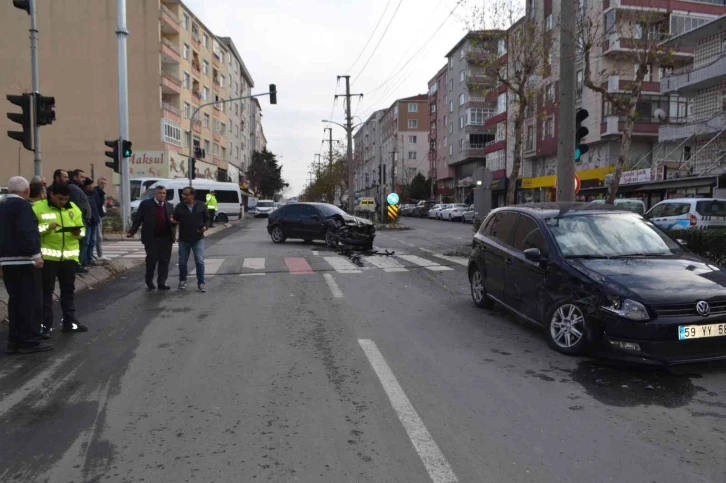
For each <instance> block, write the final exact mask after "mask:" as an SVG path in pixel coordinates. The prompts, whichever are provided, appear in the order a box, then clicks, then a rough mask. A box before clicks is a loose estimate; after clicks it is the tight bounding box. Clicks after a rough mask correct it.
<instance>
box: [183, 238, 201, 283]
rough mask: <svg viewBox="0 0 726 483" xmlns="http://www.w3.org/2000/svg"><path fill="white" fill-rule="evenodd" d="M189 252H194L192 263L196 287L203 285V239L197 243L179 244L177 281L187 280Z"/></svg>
mask: <svg viewBox="0 0 726 483" xmlns="http://www.w3.org/2000/svg"><path fill="white" fill-rule="evenodd" d="M189 252H194V263H195V264H196V268H197V285H204V239H203V238H202V239H201V240H199V241H197V242H183V241H180V242H179V281H180V282H185V281H186V279H187V274H188V273H189V272H188V269H187V263H188V262H189Z"/></svg>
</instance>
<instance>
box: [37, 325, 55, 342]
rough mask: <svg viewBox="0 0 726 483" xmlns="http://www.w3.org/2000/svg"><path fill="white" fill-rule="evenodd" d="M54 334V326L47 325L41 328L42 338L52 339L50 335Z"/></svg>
mask: <svg viewBox="0 0 726 483" xmlns="http://www.w3.org/2000/svg"><path fill="white" fill-rule="evenodd" d="M52 334H53V327H47V326H45V325H42V326H41V330H40V338H41V339H45V340H48V339H50V336H51V335H52Z"/></svg>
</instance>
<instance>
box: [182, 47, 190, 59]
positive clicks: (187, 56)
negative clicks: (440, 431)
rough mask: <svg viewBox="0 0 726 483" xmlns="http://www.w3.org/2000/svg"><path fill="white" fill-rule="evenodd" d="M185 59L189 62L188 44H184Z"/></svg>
mask: <svg viewBox="0 0 726 483" xmlns="http://www.w3.org/2000/svg"><path fill="white" fill-rule="evenodd" d="M183 57H184V58H185V59H187V60H188V59H189V46H188V45H187V44H184V54H183Z"/></svg>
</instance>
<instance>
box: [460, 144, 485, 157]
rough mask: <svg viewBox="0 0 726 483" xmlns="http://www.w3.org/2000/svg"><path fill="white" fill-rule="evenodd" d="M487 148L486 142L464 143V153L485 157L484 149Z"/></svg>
mask: <svg viewBox="0 0 726 483" xmlns="http://www.w3.org/2000/svg"><path fill="white" fill-rule="evenodd" d="M486 147H487V143H486V142H471V141H466V142H465V143H464V151H466V153H467V154H480V155H484V149H485V148H486Z"/></svg>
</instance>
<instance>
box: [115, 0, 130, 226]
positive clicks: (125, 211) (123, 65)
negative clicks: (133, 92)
mask: <svg viewBox="0 0 726 483" xmlns="http://www.w3.org/2000/svg"><path fill="white" fill-rule="evenodd" d="M116 10H117V15H118V26H117V28H116V37H117V40H118V107H119V109H118V121H119V122H118V125H119V138H121V140H122V141H124V140H128V139H129V92H128V64H127V59H126V40H127V38H128V36H129V32H128V30H126V0H117V1H116ZM122 144H123V143H122ZM119 178H120V180H119V181H120V183H121V190H120V201H121V221H122V223H123V230H124V232H126V231H128V223H129V217H130V216H131V205H130V203H131V187H130V184H129V160H128V158H125V157H123V155H121V164H120V170H119Z"/></svg>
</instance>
